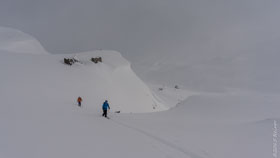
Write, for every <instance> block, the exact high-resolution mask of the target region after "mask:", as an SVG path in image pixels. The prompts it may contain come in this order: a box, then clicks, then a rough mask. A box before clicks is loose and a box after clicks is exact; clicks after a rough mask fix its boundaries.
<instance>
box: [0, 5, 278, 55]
mask: <svg viewBox="0 0 280 158" xmlns="http://www.w3.org/2000/svg"><path fill="white" fill-rule="evenodd" d="M279 6H280V1H279V0H234V1H227V0H141V1H140V0H138V1H136V0H79V1H77V0H1V1H0V26H7V27H12V28H16V29H19V30H21V31H24V32H26V33H29V34H31V35H33V36H34V37H35V38H37V39H38V40H39V41H40V42H41V43H42V45H43V46H44V47H45V48H46V49H47V50H48V51H49V52H51V53H74V52H80V51H87V50H94V49H100V48H102V49H113V50H118V51H120V52H122V54H124V55H125V57H127V58H129V59H131V60H136V59H137V58H138V57H141V56H142V55H146V54H152V53H153V52H162V53H163V54H164V53H165V54H166V53H170V52H181V55H183V56H184V55H186V54H188V53H186V52H205V51H206V50H209V51H217V52H219V51H231V50H232V49H231V47H243V45H244V41H242V40H247V42H248V43H246V45H247V44H256V42H257V41H251V42H250V41H248V40H252V39H253V40H259V38H260V37H262V38H265V39H266V40H268V39H267V38H270V40H273V38H278V37H279V31H278V29H279V20H278V19H279V15H280V7H279ZM241 36H242V37H241ZM240 40H241V41H240ZM213 41H214V43H213ZM232 42H237V43H236V44H235V46H232V45H231V43H232ZM259 42H261V41H259ZM213 45H216V46H217V45H220V46H218V47H217V48H215V49H213V48H212V47H213ZM236 45H238V46H236ZM217 49H218V50H217ZM219 49H220V50H219ZM235 49H236V48H235Z"/></svg>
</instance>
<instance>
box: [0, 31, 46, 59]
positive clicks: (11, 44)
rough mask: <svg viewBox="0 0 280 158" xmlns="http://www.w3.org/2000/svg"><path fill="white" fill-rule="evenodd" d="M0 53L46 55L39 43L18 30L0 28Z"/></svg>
mask: <svg viewBox="0 0 280 158" xmlns="http://www.w3.org/2000/svg"><path fill="white" fill-rule="evenodd" d="M0 51H6V52H7V51H8V52H12V53H31V54H48V52H47V51H46V50H45V49H44V48H43V47H42V46H41V44H40V42H39V41H37V40H36V39H35V38H33V37H32V36H30V35H28V34H26V33H24V32H21V31H19V30H15V29H11V28H6V27H0Z"/></svg>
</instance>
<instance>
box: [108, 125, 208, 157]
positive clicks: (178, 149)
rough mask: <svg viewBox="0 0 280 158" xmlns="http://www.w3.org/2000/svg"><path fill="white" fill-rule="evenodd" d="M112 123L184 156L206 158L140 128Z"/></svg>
mask: <svg viewBox="0 0 280 158" xmlns="http://www.w3.org/2000/svg"><path fill="white" fill-rule="evenodd" d="M112 121H113V122H114V123H115V124H117V125H119V126H122V127H126V128H128V129H131V130H133V131H136V132H138V133H141V134H142V135H145V136H147V137H149V138H151V139H153V140H156V141H157V142H160V143H161V144H164V145H166V146H168V147H170V148H172V149H174V150H177V151H179V152H181V153H183V154H184V155H186V156H188V157H191V158H204V157H202V156H200V155H197V154H195V153H193V152H191V151H188V150H186V149H183V148H181V147H180V146H178V145H176V144H173V143H171V142H169V141H166V140H164V139H162V138H160V137H158V136H155V135H153V134H151V133H148V132H146V131H143V130H142V129H139V128H136V127H133V126H130V125H127V124H124V123H121V122H119V121H116V120H112Z"/></svg>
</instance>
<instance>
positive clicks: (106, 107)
mask: <svg viewBox="0 0 280 158" xmlns="http://www.w3.org/2000/svg"><path fill="white" fill-rule="evenodd" d="M102 108H103V110H107V109H108V108H109V109H110V106H109V104H108V102H107V101H105V102H104V103H103V106H102Z"/></svg>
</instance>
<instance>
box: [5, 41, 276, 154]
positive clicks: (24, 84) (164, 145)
mask: <svg viewBox="0 0 280 158" xmlns="http://www.w3.org/2000/svg"><path fill="white" fill-rule="evenodd" d="M4 41H5V40H4ZM12 50H13V49H9V51H7V50H0V75H1V78H0V100H1V104H0V157H1V158H38V157H39V158H50V157H51V158H77V157H81V158H92V157H98V158H126V157H132V158H143V157H153V158H225V157H226V158H237V157H238V158H253V157H254V158H264V157H273V154H275V151H273V145H274V147H275V141H274V142H273V139H276V140H277V139H278V138H277V137H276V136H277V134H278V135H279V122H280V112H279V111H280V108H279V102H280V99H279V98H280V97H279V94H271V93H270V94H266V93H259V92H249V91H245V90H240V91H231V92H230V91H227V92H223V93H213V89H212V88H209V87H208V89H207V88H206V89H207V90H206V91H207V93H206V92H203V91H200V92H197V91H196V92H194V91H189V90H184V89H181V88H180V89H175V88H172V87H166V86H162V85H153V86H151V87H152V89H153V91H154V92H157V95H154V94H153V93H152V92H151V91H150V89H149V88H148V87H147V86H146V85H145V84H144V83H143V82H142V81H141V80H139V79H138V78H137V76H136V75H135V74H134V73H133V72H132V71H131V69H130V64H129V63H128V62H127V61H126V60H125V59H123V58H122V57H121V55H120V54H119V53H117V52H113V51H97V52H86V53H79V54H77V55H76V58H78V59H79V60H80V61H81V63H75V64H74V65H72V66H68V65H64V64H63V62H62V61H63V58H64V57H73V56H74V55H33V54H26V53H17V54H16V53H10V52H12ZM36 54H42V53H40V52H38V53H36ZM96 56H101V57H102V58H103V63H98V64H94V63H92V62H91V61H90V60H89V59H90V58H91V57H96ZM204 64H205V66H207V64H208V66H209V67H213V63H204ZM221 64H222V63H221ZM171 67H172V66H171ZM153 68H154V67H153ZM171 70H174V69H171ZM223 70H224V69H221V71H223ZM154 71H156V70H154ZM166 71H167V70H166ZM201 73H203V72H201ZM197 75H199V73H198V74H197ZM214 76H215V74H213V76H212V77H213V78H214ZM159 77H160V76H158V78H159ZM213 78H212V79H213ZM153 79H154V78H153ZM241 79H242V80H245V79H244V78H241ZM170 82H171V83H172V82H173V83H174V81H170ZM226 82H230V81H228V80H227V81H226ZM174 84H176V83H174ZM193 84H196V82H194V83H193ZM194 86H195V87H197V86H199V85H194ZM216 86H217V85H216ZM224 86H225V85H224V84H223V85H222V87H223V88H224ZM179 87H180V85H179ZM159 88H162V90H160V91H159ZM218 88H220V87H218ZM203 89H205V88H203ZM78 96H82V97H83V99H84V101H83V103H82V107H81V108H80V107H78V106H77V104H76V99H77V97H78ZM105 99H108V100H109V103H110V105H111V108H112V110H111V112H109V117H110V118H111V119H109V120H108V119H105V118H103V117H101V105H102V102H103V101H104V100H105ZM158 100H160V102H159V101H158ZM178 102H180V104H178V105H177V106H175V105H176V104H177V103H178ZM162 103H165V104H162ZM155 105H157V106H155ZM164 105H168V106H170V107H173V108H171V110H167V111H162V112H157V113H146V114H144V113H137V114H135V113H131V114H130V113H123V112H152V111H161V110H165V109H167V107H165V106H164ZM154 107H155V109H154ZM116 110H121V112H122V113H120V114H116V113H113V112H114V111H116ZM273 143H274V144H273ZM276 145H277V142H276ZM276 147H277V151H278V152H279V150H278V148H279V145H278V146H276Z"/></svg>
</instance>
